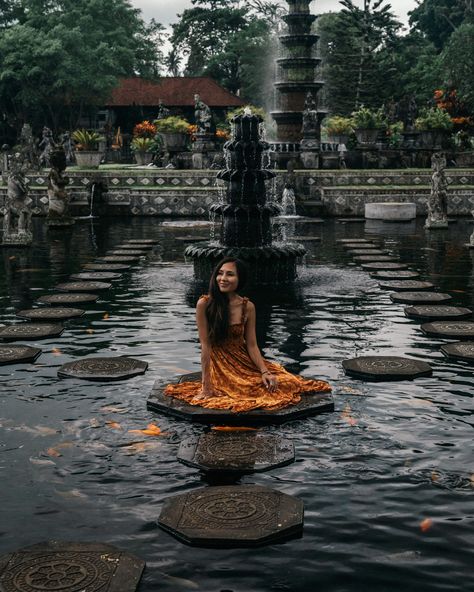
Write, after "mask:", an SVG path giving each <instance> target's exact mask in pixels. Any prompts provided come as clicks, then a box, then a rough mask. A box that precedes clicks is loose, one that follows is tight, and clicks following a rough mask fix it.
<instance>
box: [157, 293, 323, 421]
mask: <svg viewBox="0 0 474 592" xmlns="http://www.w3.org/2000/svg"><path fill="white" fill-rule="evenodd" d="M202 298H205V299H206V300H209V296H203V297H202ZM247 302H248V299H247V298H244V299H243V303H242V317H241V320H240V323H238V324H234V325H230V327H229V329H230V332H229V337H228V338H227V339H226V341H225V342H223V343H221V344H219V345H213V346H211V353H210V374H211V384H212V388H213V390H214V391H215V392H216V393H217V395H216V396H213V397H209V398H206V399H201V400H195V401H193V399H194V397H196V396H197V395H200V393H201V388H202V383H201V381H194V382H181V383H179V384H169V385H167V386H166V388H165V390H164V394H165V395H168V396H170V397H175V398H176V399H181V400H182V401H185V402H186V403H189V404H191V405H199V406H200V407H206V408H208V409H228V410H231V411H235V412H239V411H250V410H251V409H268V410H269V411H274V410H276V409H282V408H284V407H289V406H290V405H296V404H297V403H299V402H300V401H301V395H303V394H314V393H316V392H329V391H330V390H331V387H330V385H329V384H328V383H327V382H325V381H323V380H311V379H309V380H308V379H305V378H303V377H301V376H297V375H295V374H291V373H290V372H287V371H286V370H285V369H284V368H283V366H281V365H280V364H276V363H274V362H268V361H265V365H266V367H267V369H268V370H269V371H270V372H271V373H272V374H273V375H274V376H276V378H277V379H278V386H277V389H276V390H275V391H273V392H270V391H269V390H268V389H267V388H266V387H265V385H264V384H263V382H262V376H261V374H260V370H258V368H256V366H255V364H254V363H253V362H252V360H251V358H250V356H249V353H248V351H247V347H246V345H245V337H244V335H245V323H246V320H247V318H246V307H247Z"/></svg>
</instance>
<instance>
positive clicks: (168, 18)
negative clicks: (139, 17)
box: [131, 0, 416, 26]
mask: <svg viewBox="0 0 474 592" xmlns="http://www.w3.org/2000/svg"><path fill="white" fill-rule="evenodd" d="M131 3H132V4H133V6H135V7H136V8H140V9H141V10H142V12H143V17H144V18H145V20H149V19H151V18H154V19H155V20H156V21H158V22H159V23H162V24H163V25H165V26H168V25H169V24H170V23H174V22H176V21H177V18H176V15H177V13H179V12H182V11H183V10H184V9H185V8H190V7H191V6H192V4H191V0H131ZM282 4H284V5H285V6H287V5H286V3H285V2H282ZM355 4H359V5H362V4H363V0H355ZM391 4H392V10H393V12H394V13H395V14H396V15H397V16H398V18H399V19H400V20H401V21H402V22H407V12H408V11H409V10H413V8H415V7H416V2H415V0H393V1H392V2H391ZM339 8H340V4H339V0H315V1H314V2H313V4H312V12H313V13H314V14H319V13H322V12H329V11H336V10H339Z"/></svg>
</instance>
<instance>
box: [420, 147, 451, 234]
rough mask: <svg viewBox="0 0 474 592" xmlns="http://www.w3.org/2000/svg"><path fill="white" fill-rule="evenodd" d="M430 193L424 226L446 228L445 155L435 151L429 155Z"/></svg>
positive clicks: (446, 183)
mask: <svg viewBox="0 0 474 592" xmlns="http://www.w3.org/2000/svg"><path fill="white" fill-rule="evenodd" d="M431 169H432V171H433V173H432V175H431V194H430V197H429V198H428V217H427V218H426V223H425V228H448V181H447V179H446V172H445V171H446V157H445V155H444V154H442V153H439V152H435V154H433V156H432V157H431Z"/></svg>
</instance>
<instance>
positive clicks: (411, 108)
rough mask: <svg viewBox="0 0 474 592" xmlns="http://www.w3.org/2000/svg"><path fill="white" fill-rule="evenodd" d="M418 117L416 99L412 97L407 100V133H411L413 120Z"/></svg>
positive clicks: (413, 125) (413, 124) (413, 126)
mask: <svg viewBox="0 0 474 592" xmlns="http://www.w3.org/2000/svg"><path fill="white" fill-rule="evenodd" d="M417 117H418V105H417V103H416V98H415V96H414V95H412V96H411V97H410V98H409V100H408V111H407V121H406V126H407V129H408V130H409V131H413V130H414V129H415V119H416V118H417Z"/></svg>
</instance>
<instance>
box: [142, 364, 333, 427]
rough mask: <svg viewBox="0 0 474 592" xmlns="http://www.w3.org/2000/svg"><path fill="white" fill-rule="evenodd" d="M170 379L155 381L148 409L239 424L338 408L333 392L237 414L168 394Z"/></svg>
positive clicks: (186, 378)
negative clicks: (294, 403)
mask: <svg viewBox="0 0 474 592" xmlns="http://www.w3.org/2000/svg"><path fill="white" fill-rule="evenodd" d="M200 379H201V373H200V372H193V373H192V374H185V375H183V376H181V377H180V378H179V380H178V381H177V382H186V381H192V380H200ZM168 382H169V381H166V382H164V381H162V380H157V381H156V382H155V384H154V386H153V390H152V392H151V395H150V397H149V398H148V401H147V407H148V409H151V410H152V411H156V412H158V413H164V414H166V415H171V416H173V417H177V418H179V419H186V420H189V421H192V422H197V423H204V424H217V425H238V426H242V425H271V424H282V423H285V422H287V421H291V420H294V419H300V418H303V417H310V416H313V415H318V414H320V413H327V412H331V411H334V400H333V398H332V396H331V394H330V393H329V394H328V393H315V394H314V395H311V394H305V395H304V397H302V399H301V401H300V402H299V403H298V404H297V405H293V406H291V407H286V408H285V409H279V410H277V411H268V410H264V409H254V410H253V411H244V412H241V413H235V412H232V411H229V410H228V409H206V408H205V407H199V406H198V405H189V404H188V403H185V402H184V401H180V400H179V399H175V398H173V397H168V396H166V395H164V394H163V390H164V388H165V387H166V385H167V384H168Z"/></svg>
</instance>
